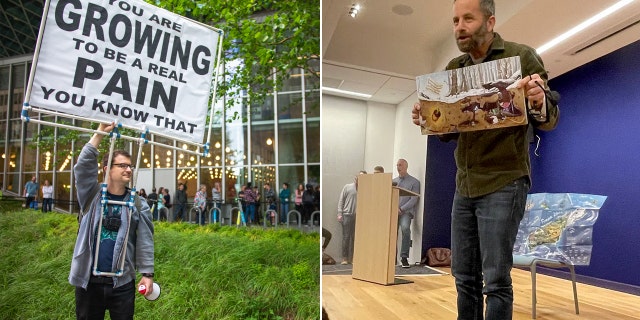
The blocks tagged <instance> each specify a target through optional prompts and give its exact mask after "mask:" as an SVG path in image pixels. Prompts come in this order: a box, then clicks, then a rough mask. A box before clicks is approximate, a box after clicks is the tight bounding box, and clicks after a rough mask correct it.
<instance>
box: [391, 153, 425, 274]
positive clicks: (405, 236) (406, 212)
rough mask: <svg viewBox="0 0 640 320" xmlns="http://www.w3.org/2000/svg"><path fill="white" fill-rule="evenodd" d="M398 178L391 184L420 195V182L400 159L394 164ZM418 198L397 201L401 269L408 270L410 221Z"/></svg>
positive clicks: (406, 197)
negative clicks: (400, 235) (400, 236)
mask: <svg viewBox="0 0 640 320" xmlns="http://www.w3.org/2000/svg"><path fill="white" fill-rule="evenodd" d="M396 168H397V170H398V177H396V178H394V179H393V183H395V185H397V186H398V187H399V188H402V189H405V190H409V191H413V192H415V193H418V194H419V193H420V181H419V180H418V179H416V178H414V177H412V176H411V175H410V174H409V173H408V172H407V169H408V168H409V164H408V163H407V160H405V159H400V160H398V163H397V164H396ZM418 198H419V197H414V196H402V197H400V199H399V201H398V206H399V208H398V226H399V227H400V232H401V233H402V242H401V245H400V264H401V265H402V267H403V268H409V267H411V265H410V264H409V248H410V247H411V219H413V218H414V216H415V214H416V211H417V209H418V208H417V207H418Z"/></svg>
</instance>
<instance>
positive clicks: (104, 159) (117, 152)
mask: <svg viewBox="0 0 640 320" xmlns="http://www.w3.org/2000/svg"><path fill="white" fill-rule="evenodd" d="M117 156H124V157H126V158H127V159H129V160H131V154H129V152H127V151H125V150H115V151H113V159H115V158H116V157H117ZM112 161H113V160H112ZM108 162H109V154H108V153H105V154H104V156H102V167H103V168H104V167H106V166H107V164H108Z"/></svg>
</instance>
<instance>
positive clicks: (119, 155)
mask: <svg viewBox="0 0 640 320" xmlns="http://www.w3.org/2000/svg"><path fill="white" fill-rule="evenodd" d="M114 127H115V124H114V123H111V124H100V126H99V128H98V131H102V132H111V131H112V130H113V128H114ZM103 137H104V136H103V135H102V134H98V133H95V134H94V135H93V137H92V138H91V140H89V143H87V144H86V145H85V146H84V148H82V152H81V153H80V156H79V157H78V162H77V163H76V165H75V168H74V171H75V177H76V184H77V186H78V188H77V190H78V202H79V203H80V207H81V208H82V215H81V216H80V227H79V229H78V238H77V240H76V245H75V248H74V250H73V260H72V261H71V272H70V273H69V283H71V284H72V285H74V286H75V287H76V317H77V318H78V319H104V314H105V311H106V310H109V316H110V317H111V319H133V312H134V304H135V292H136V288H137V287H135V286H134V281H135V279H136V270H138V271H139V272H140V273H141V275H142V277H141V279H140V281H139V282H138V286H140V285H144V286H145V287H146V288H147V292H146V293H145V295H146V296H148V295H151V294H152V292H153V272H154V262H153V259H154V242H153V222H152V221H151V212H150V211H149V206H148V205H147V203H146V201H139V204H138V205H136V206H134V207H132V208H130V207H128V206H125V205H118V204H108V205H106V210H104V212H103V207H102V204H101V196H100V185H99V184H98V167H97V166H96V162H97V157H98V149H97V148H98V145H99V144H100V142H101V141H102V138H103ZM107 160H108V155H105V157H104V159H103V161H102V169H103V171H104V172H105V174H106V172H107ZM132 169H134V168H133V166H132V164H131V156H130V155H129V154H128V153H127V152H126V151H123V150H116V151H114V152H113V159H112V162H111V168H110V170H109V178H108V179H107V180H106V181H107V183H108V185H107V198H108V199H109V200H114V201H121V202H128V201H129V198H130V197H131V194H130V192H129V189H128V188H127V186H128V184H129V181H130V180H131V177H132V174H133V172H132ZM101 215H102V216H103V218H102V221H103V222H102V227H101V230H97V229H98V224H99V221H100V218H101V217H100V216H101ZM128 216H130V217H131V219H128V218H127V217H128ZM97 241H100V243H99V246H98V245H97V244H96V242H97ZM125 241H126V243H125ZM125 246H126V255H125V256H124V257H122V252H123V250H125V249H124V248H125ZM96 247H97V248H99V250H98V253H97V255H98V258H97V261H94V257H95V250H97V249H96ZM120 259H125V260H124V261H125V263H124V266H123V269H124V270H122V275H121V276H119V277H111V276H96V275H94V274H93V272H92V270H93V269H94V268H95V269H96V270H97V271H98V272H100V273H101V272H105V273H112V272H114V271H115V270H114V269H116V268H118V267H119V264H120V261H121V260H120ZM96 263H97V266H96V265H94V264H96Z"/></svg>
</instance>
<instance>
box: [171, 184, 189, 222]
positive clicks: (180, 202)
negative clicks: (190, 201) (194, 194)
mask: <svg viewBox="0 0 640 320" xmlns="http://www.w3.org/2000/svg"><path fill="white" fill-rule="evenodd" d="M173 200H174V201H175V203H176V209H175V210H173V221H175V222H179V221H183V220H184V217H185V212H186V211H187V192H186V191H185V190H184V184H182V183H179V184H178V189H176V192H175V193H174V194H173Z"/></svg>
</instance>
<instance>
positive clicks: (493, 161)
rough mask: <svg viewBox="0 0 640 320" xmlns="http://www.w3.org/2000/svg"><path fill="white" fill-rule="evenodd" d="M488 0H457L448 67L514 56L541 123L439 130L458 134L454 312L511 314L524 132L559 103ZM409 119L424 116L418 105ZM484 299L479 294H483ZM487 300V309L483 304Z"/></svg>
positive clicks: (554, 119) (527, 179) (525, 178)
mask: <svg viewBox="0 0 640 320" xmlns="http://www.w3.org/2000/svg"><path fill="white" fill-rule="evenodd" d="M495 24H496V17H495V4H494V1H493V0H456V1H454V3H453V31H454V35H455V40H456V44H457V45H458V49H460V51H462V52H463V55H461V56H459V57H457V58H455V59H453V60H451V61H450V62H449V64H448V65H447V67H446V68H447V70H452V69H456V68H460V67H465V66H471V65H474V64H477V63H481V62H486V61H493V60H497V59H501V58H507V57H513V56H520V61H521V67H522V73H521V74H522V75H523V78H522V79H520V80H519V81H518V82H517V84H516V87H517V88H522V89H523V90H524V94H525V97H526V100H527V102H528V105H529V107H534V108H536V107H542V108H546V109H547V115H548V119H547V122H538V121H537V120H535V119H533V118H532V117H529V125H526V126H514V127H506V128H500V129H492V130H483V131H473V132H463V133H454V134H445V135H441V136H439V138H440V140H443V141H452V140H455V141H457V147H456V150H455V161H456V167H457V173H456V192H455V194H454V198H453V208H452V212H451V251H452V253H451V259H452V261H451V272H452V274H453V276H454V277H455V284H456V289H457V292H458V319H511V318H512V316H513V286H512V281H511V268H512V266H513V255H512V251H513V246H514V243H515V238H516V234H517V231H518V226H519V224H520V220H521V219H522V217H523V215H524V209H525V204H526V197H527V193H528V192H529V188H530V185H531V160H530V158H529V135H530V133H529V132H532V130H533V129H532V128H534V127H535V128H538V129H542V130H551V129H553V128H555V126H556V125H557V123H558V116H559V109H558V106H557V103H556V102H555V101H553V100H554V99H548V98H549V97H548V96H547V93H548V92H549V90H548V86H547V79H548V75H547V72H546V70H545V67H544V65H543V63H542V59H541V58H540V56H539V55H538V54H537V53H536V51H535V50H534V49H532V48H531V47H529V46H526V45H522V44H518V43H514V42H509V41H505V40H503V39H502V37H500V35H499V34H498V33H496V32H494V30H493V29H494V27H495ZM412 118H413V122H414V123H415V124H417V125H421V123H423V119H421V116H420V105H419V103H416V104H415V105H414V108H413V111H412ZM483 295H484V296H486V299H484V296H483ZM485 301H486V310H485V308H484V304H485Z"/></svg>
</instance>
